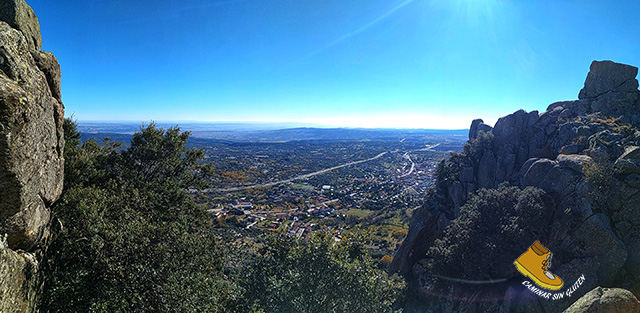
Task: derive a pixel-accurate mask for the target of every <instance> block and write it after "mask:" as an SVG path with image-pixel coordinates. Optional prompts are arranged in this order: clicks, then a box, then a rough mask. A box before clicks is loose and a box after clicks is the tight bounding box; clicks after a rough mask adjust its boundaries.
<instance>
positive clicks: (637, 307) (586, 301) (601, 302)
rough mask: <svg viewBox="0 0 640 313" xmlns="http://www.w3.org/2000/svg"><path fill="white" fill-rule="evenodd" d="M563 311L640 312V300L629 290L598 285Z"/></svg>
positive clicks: (566, 312)
mask: <svg viewBox="0 0 640 313" xmlns="http://www.w3.org/2000/svg"><path fill="white" fill-rule="evenodd" d="M564 312H565V313H573V312H586V313H618V312H624V313H638V312H640V301H638V299H637V298H636V297H635V296H634V295H633V293H632V292H631V291H629V290H625V289H621V288H602V287H600V286H598V287H596V288H594V289H593V290H591V291H589V292H588V293H587V294H585V295H584V296H582V297H581V298H580V299H578V300H577V301H576V302H575V303H573V304H572V305H571V306H570V307H569V308H567V309H566V310H565V311H564Z"/></svg>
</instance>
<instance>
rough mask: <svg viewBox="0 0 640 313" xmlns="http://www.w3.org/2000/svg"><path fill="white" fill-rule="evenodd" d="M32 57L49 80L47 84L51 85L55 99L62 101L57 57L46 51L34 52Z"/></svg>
mask: <svg viewBox="0 0 640 313" xmlns="http://www.w3.org/2000/svg"><path fill="white" fill-rule="evenodd" d="M31 55H32V56H33V59H34V60H35V61H36V64H37V65H38V68H40V70H41V71H42V72H43V73H44V76H45V77H46V78H47V83H48V84H49V88H50V90H51V94H52V95H53V97H54V98H56V99H57V100H58V101H62V93H61V92H60V87H61V86H60V85H61V84H60V76H61V75H60V63H58V59H57V58H56V56H55V55H53V53H51V52H46V51H38V52H32V53H31Z"/></svg>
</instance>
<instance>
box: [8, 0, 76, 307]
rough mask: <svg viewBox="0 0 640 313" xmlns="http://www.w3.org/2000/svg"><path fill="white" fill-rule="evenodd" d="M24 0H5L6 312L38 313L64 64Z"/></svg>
mask: <svg viewBox="0 0 640 313" xmlns="http://www.w3.org/2000/svg"><path fill="white" fill-rule="evenodd" d="M41 46H42V39H41V37H40V25H39V22H38V19H37V18H36V17H35V15H34V13H33V10H32V9H31V7H29V6H28V5H27V4H26V3H25V2H24V0H0V312H31V311H34V310H35V309H34V308H35V300H36V294H37V288H38V286H37V285H38V282H37V278H38V275H37V273H38V269H39V267H38V261H39V260H40V259H41V257H42V253H43V249H44V248H45V247H46V241H47V238H48V234H49V223H50V208H51V206H52V204H53V203H54V201H56V200H57V199H58V197H59V196H60V193H61V192H62V181H63V165H64V160H63V156H62V153H63V148H64V135H63V130H62V123H63V118H64V106H63V105H62V102H61V93H60V65H59V64H58V61H57V59H56V58H55V57H54V56H53V54H51V53H50V52H43V51H40V47H41Z"/></svg>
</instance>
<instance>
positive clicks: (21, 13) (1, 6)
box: [0, 0, 42, 51]
mask: <svg viewBox="0 0 640 313" xmlns="http://www.w3.org/2000/svg"><path fill="white" fill-rule="evenodd" d="M0 21H4V22H6V23H7V24H9V26H11V27H12V28H14V29H17V30H19V31H20V32H21V33H22V34H23V35H24V39H25V40H26V41H27V47H28V49H29V50H30V51H40V49H41V48H42V36H41V35H40V22H38V17H36V14H35V13H33V9H31V7H30V6H29V5H28V4H27V3H26V2H25V1H24V0H3V1H0Z"/></svg>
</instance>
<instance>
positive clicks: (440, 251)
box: [427, 185, 553, 280]
mask: <svg viewBox="0 0 640 313" xmlns="http://www.w3.org/2000/svg"><path fill="white" fill-rule="evenodd" d="M552 212H553V201H552V199H551V198H550V197H549V196H547V195H546V193H545V192H544V191H543V190H541V189H539V188H535V187H527V188H526V189H524V190H520V189H519V188H518V187H507V186H506V185H501V186H500V187H499V188H497V189H480V190H479V191H478V192H477V193H476V194H475V195H474V196H473V197H472V198H471V199H469V200H468V201H467V203H466V204H465V205H464V206H462V207H461V214H460V216H459V217H458V218H456V219H454V220H453V221H452V222H451V224H450V225H449V226H448V227H447V228H446V230H445V231H444V235H443V237H442V239H437V240H436V241H435V243H434V245H433V246H432V247H431V248H430V250H429V251H428V253H427V256H428V258H430V259H431V262H430V264H429V269H430V271H431V273H432V274H435V275H438V276H443V277H448V278H454V279H467V280H491V279H498V278H505V277H509V273H512V272H513V271H514V267H513V265H512V263H513V261H514V260H515V259H516V258H517V257H518V256H519V255H520V254H522V253H523V252H524V251H525V250H526V249H527V248H528V247H529V246H530V245H531V244H532V243H533V242H534V241H536V240H540V241H541V242H543V243H544V242H545V239H546V238H547V236H548V231H549V229H550V222H551V217H552V216H551V215H552Z"/></svg>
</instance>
